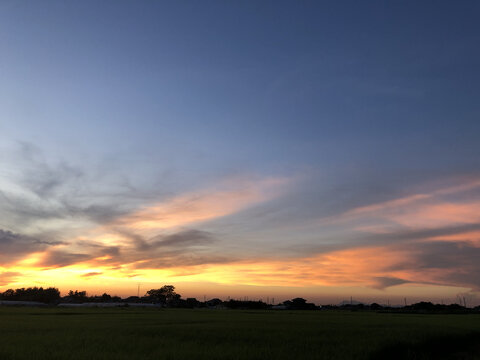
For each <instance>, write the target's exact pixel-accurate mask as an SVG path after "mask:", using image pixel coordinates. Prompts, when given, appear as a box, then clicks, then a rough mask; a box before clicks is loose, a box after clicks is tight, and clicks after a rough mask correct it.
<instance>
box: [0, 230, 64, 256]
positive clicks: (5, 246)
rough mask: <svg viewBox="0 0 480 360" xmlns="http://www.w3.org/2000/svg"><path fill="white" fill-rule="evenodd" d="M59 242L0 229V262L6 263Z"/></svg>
mask: <svg viewBox="0 0 480 360" xmlns="http://www.w3.org/2000/svg"><path fill="white" fill-rule="evenodd" d="M60 244H61V242H59V241H48V240H45V239H41V238H36V237H32V236H27V235H22V234H18V233H13V232H11V231H7V230H2V229H0V264H7V263H10V262H13V261H15V260H17V259H18V258H20V257H22V256H24V255H27V254H29V253H32V252H36V251H42V250H45V249H47V248H48V247H50V246H56V245H60Z"/></svg>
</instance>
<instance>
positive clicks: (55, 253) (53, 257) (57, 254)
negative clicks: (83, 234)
mask: <svg viewBox="0 0 480 360" xmlns="http://www.w3.org/2000/svg"><path fill="white" fill-rule="evenodd" d="M92 258H93V256H92V255H91V254H82V253H71V252H68V251H64V250H49V251H47V252H46V254H45V256H44V257H43V258H42V261H41V262H40V263H39V264H38V265H39V266H42V267H45V268H58V267H64V266H69V265H73V264H76V263H79V262H83V261H87V260H89V259H92Z"/></svg>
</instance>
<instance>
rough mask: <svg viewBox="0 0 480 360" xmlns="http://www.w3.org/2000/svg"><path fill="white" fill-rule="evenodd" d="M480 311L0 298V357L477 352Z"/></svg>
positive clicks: (464, 355) (472, 355) (461, 355)
mask: <svg viewBox="0 0 480 360" xmlns="http://www.w3.org/2000/svg"><path fill="white" fill-rule="evenodd" d="M479 344H480V315H472V314H470V315H414V314H388V313H370V312H342V311H305V312H300V311H298V312H295V311H288V312H287V311H285V312H282V311H280V312H275V311H239V310H238V311H232V310H180V309H165V310H158V309H131V308H130V309H129V308H125V309H123V308H121V309H118V308H115V309H95V308H94V309H57V308H46V309H45V308H11V307H8V308H7V307H0V359H2V360H7V359H189V360H191V359H289V360H290V359H372V358H373V359H395V358H402V359H403V358H411V359H429V358H432V359H442V358H444V359H449V358H454V359H477V358H479V359H480V357H479V354H480V352H479V348H478V346H479Z"/></svg>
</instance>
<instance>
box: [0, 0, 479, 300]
mask: <svg viewBox="0 0 480 360" xmlns="http://www.w3.org/2000/svg"><path fill="white" fill-rule="evenodd" d="M479 15H480V3H478V2H477V1H473V0H472V1H468V0H465V1H463V0H462V1H455V2H452V1H388V2H385V1H368V2H359V1H353V0H352V1H267V0H265V1H187V0H185V1H183V0H182V1H108V0H107V1H102V2H98V1H89V0H86V1H54V0H49V1H44V2H38V1H26V0H22V1H10V0H4V1H2V2H0V290H1V291H4V290H6V289H8V288H17V287H27V286H44V287H45V286H55V287H58V288H59V289H60V290H61V292H62V294H64V293H66V292H67V291H68V290H70V289H79V290H87V292H88V293H89V294H92V295H93V294H101V293H103V292H107V293H110V294H112V295H113V294H116V295H120V296H129V295H137V291H138V289H139V288H140V292H141V294H143V293H144V292H146V291H147V290H149V289H151V288H158V287H160V286H162V285H164V284H173V285H175V286H176V289H177V291H178V292H179V293H180V294H182V296H183V297H197V298H199V299H203V297H207V298H213V297H220V298H227V297H228V296H230V297H231V298H245V297H248V298H249V299H263V300H265V299H266V298H267V297H268V299H269V300H270V301H272V298H274V299H275V301H276V302H278V301H283V300H286V299H290V298H293V297H303V298H305V299H307V300H309V301H313V302H315V303H318V304H322V303H323V304H326V303H338V302H340V301H342V300H345V299H350V297H353V298H354V299H356V300H358V301H363V302H367V303H369V302H373V301H375V302H379V303H386V302H387V301H388V302H390V303H404V301H407V302H409V303H410V302H414V301H420V300H429V301H435V302H445V303H452V302H456V301H457V300H458V298H459V297H462V298H463V297H465V298H466V299H467V301H468V303H469V304H472V305H474V304H479V303H480V282H479V277H478V273H479V272H480V261H478V259H479V258H480V141H479V140H478V137H479V134H480V103H479V102H478V97H479V95H480V71H479V69H478V65H479V64H480V47H479V46H478V44H479V43H480V26H479V25H478V17H479Z"/></svg>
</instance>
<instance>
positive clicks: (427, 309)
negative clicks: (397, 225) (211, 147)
mask: <svg viewBox="0 0 480 360" xmlns="http://www.w3.org/2000/svg"><path fill="white" fill-rule="evenodd" d="M0 300H2V301H24V302H25V301H26V302H39V303H44V304H51V305H55V304H59V303H74V304H82V303H123V304H125V305H128V303H145V304H157V305H159V306H162V307H176V308H226V309H257V310H266V309H279V310H280V309H286V310H317V309H320V308H322V309H329V310H351V311H361V310H372V311H388V312H416V313H418V312H420V313H452V312H465V311H480V306H477V307H475V308H470V309H468V308H467V307H466V306H463V305H459V304H450V305H443V304H433V303H431V302H425V301H422V302H419V303H415V304H412V305H408V306H407V305H406V306H403V307H391V306H382V305H379V304H377V303H372V304H369V305H365V304H342V305H324V306H316V305H315V304H313V303H308V302H307V301H306V300H305V299H303V298H300V297H297V298H294V299H291V300H286V301H283V302H281V303H278V304H275V305H273V304H267V303H265V302H263V301H261V300H258V301H252V300H235V299H229V300H226V301H224V300H220V299H218V298H214V299H210V300H205V301H203V302H202V301H199V300H197V299H195V298H187V299H182V297H181V295H180V294H178V293H177V292H176V291H175V286H173V285H164V286H162V287H161V288H159V289H151V290H148V291H147V292H146V293H145V295H144V296H141V297H139V296H130V297H127V298H123V299H122V298H120V297H119V296H111V295H109V294H107V293H104V294H102V295H94V296H88V294H87V292H86V291H79V290H70V291H68V293H67V295H65V296H63V297H62V296H61V295H60V291H59V290H58V289H57V288H55V287H48V288H43V287H29V288H19V289H8V290H6V291H4V292H2V293H0Z"/></svg>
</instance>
